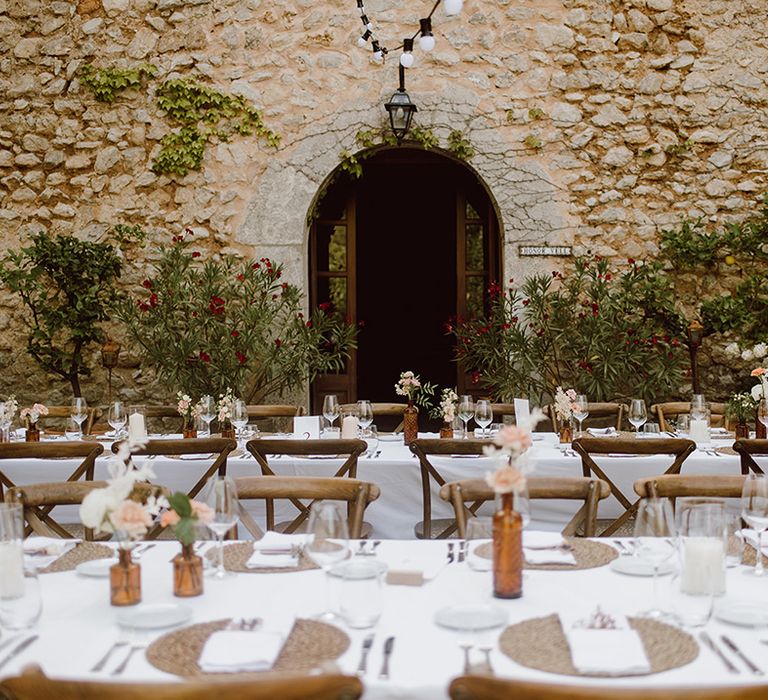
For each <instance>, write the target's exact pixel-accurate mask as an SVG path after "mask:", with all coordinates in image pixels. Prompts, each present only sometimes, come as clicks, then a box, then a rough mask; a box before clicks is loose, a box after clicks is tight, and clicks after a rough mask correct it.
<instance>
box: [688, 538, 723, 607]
mask: <svg viewBox="0 0 768 700" xmlns="http://www.w3.org/2000/svg"><path fill="white" fill-rule="evenodd" d="M680 590H682V591H683V593H691V594H701V593H712V595H720V594H721V593H725V544H724V542H723V540H722V538H719V537H684V538H683V572H682V577H681V581H680Z"/></svg>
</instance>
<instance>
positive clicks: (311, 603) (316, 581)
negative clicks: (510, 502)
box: [0, 541, 768, 700]
mask: <svg viewBox="0 0 768 700" xmlns="http://www.w3.org/2000/svg"><path fill="white" fill-rule="evenodd" d="M177 551H178V544H177V543H174V542H158V543H157V544H156V545H155V546H154V547H153V548H152V549H150V550H148V551H147V552H146V553H145V554H143V556H142V559H141V565H142V575H143V591H144V602H145V603H174V602H176V603H178V602H185V603H187V604H189V605H191V606H192V608H193V611H194V613H193V619H192V621H191V622H192V623H198V622H205V621H211V620H217V619H221V618H226V617H260V618H262V619H263V624H264V629H267V630H275V631H279V632H281V633H283V634H285V633H286V632H287V631H288V630H289V629H290V626H291V624H292V622H293V620H294V619H295V618H297V617H299V618H301V617H308V616H311V615H312V614H314V613H317V612H318V611H320V610H321V609H323V607H324V603H325V600H324V592H325V588H324V585H323V576H324V575H323V573H322V572H321V571H319V570H310V571H302V572H293V573H266V574H264V573H262V574H254V573H242V574H237V575H235V576H232V577H230V578H229V579H226V580H222V581H218V580H210V579H208V578H206V580H205V592H204V594H203V595H202V596H201V597H199V598H193V599H186V600H181V599H178V598H174V597H173V595H172V594H171V585H172V571H171V564H170V563H169V559H170V558H171V557H172V556H173V554H174V553H176V552H177ZM445 552H446V543H445V542H436V541H433V542H416V541H385V542H383V543H382V544H381V546H380V547H379V548H378V556H379V558H380V559H382V560H383V561H385V562H390V563H391V562H394V561H399V560H402V558H403V557H404V556H405V557H411V558H412V559H413V560H414V561H419V560H421V559H424V558H427V557H430V556H431V557H438V558H442V557H444V556H445ZM40 578H41V586H42V592H43V601H44V604H43V606H44V607H43V614H42V618H41V620H40V622H39V624H38V627H37V630H36V632H37V633H38V634H39V635H40V638H39V640H38V641H36V642H35V643H34V644H33V645H32V646H30V647H29V648H28V649H27V650H25V651H24V652H23V653H22V654H21V655H20V656H18V657H17V658H16V659H14V660H13V661H12V663H10V664H9V665H7V666H6V667H5V668H4V669H3V671H2V673H0V676H3V675H13V674H15V673H18V672H19V671H20V669H21V668H22V667H23V666H24V665H25V664H28V663H30V662H36V663H39V664H41V666H42V668H43V670H44V671H45V672H46V674H48V675H49V676H52V677H66V678H84V679H91V680H109V679H110V676H109V672H110V671H111V670H113V668H114V667H115V666H117V665H118V664H119V663H120V661H121V660H122V659H123V657H124V656H125V654H126V649H125V648H123V649H119V650H118V651H117V652H115V654H114V655H113V657H112V659H111V660H110V663H109V664H108V665H107V667H106V668H105V669H104V671H103V672H101V673H91V672H89V669H90V668H91V666H92V665H93V664H94V663H95V662H96V660H97V659H99V658H100V657H101V656H102V655H103V654H104V652H105V651H106V650H107V649H108V648H109V647H110V645H112V644H113V642H115V641H116V640H117V639H118V637H119V636H120V635H121V632H120V630H119V629H118V627H117V625H116V622H115V617H116V614H117V609H116V608H113V607H110V605H109V585H108V580H107V579H92V578H83V577H80V576H78V575H77V574H75V573H74V572H63V573H55V574H41V577H40ZM334 585H336V584H334ZM490 593H491V573H490V572H476V571H472V570H471V569H469V568H468V566H467V564H466V563H452V564H446V565H445V566H444V567H443V568H442V570H441V571H440V573H439V574H438V575H437V576H436V577H435V578H434V579H433V580H432V581H431V582H428V583H426V584H424V585H423V586H421V587H410V586H391V585H385V586H384V587H383V615H382V617H381V620H380V621H379V623H378V624H377V625H376V627H375V628H374V629H373V630H349V629H346V628H344V627H343V625H341V627H342V629H345V631H346V632H347V634H348V635H349V637H350V638H351V645H350V647H349V649H348V650H347V651H346V652H345V653H344V654H343V655H342V656H341V657H340V658H339V660H338V664H339V666H340V668H341V670H342V671H343V672H345V673H354V671H355V669H356V667H357V663H358V660H359V658H360V649H361V642H362V639H363V638H364V637H365V636H366V635H367V634H368V633H369V632H370V631H373V632H374V633H375V641H374V645H373V648H372V650H371V654H370V657H369V670H368V673H367V674H366V675H365V676H364V677H363V679H362V680H363V682H364V684H365V688H366V691H365V698H367V699H370V700H373V699H377V698H423V699H431V698H445V697H446V695H447V693H446V690H447V687H448V684H449V682H450V680H451V678H453V677H455V676H458V675H461V672H462V668H463V652H462V651H461V649H460V648H459V644H460V643H461V642H464V641H469V642H471V643H474V644H475V645H477V644H486V643H487V644H490V645H492V646H493V651H492V654H491V660H492V664H493V667H494V670H495V672H496V674H497V675H499V676H502V677H513V678H518V679H527V680H536V681H547V682H556V683H571V684H573V683H577V684H597V685H609V686H614V687H616V686H642V687H653V686H660V685H665V686H711V685H717V684H723V685H731V684H748V683H754V682H759V681H760V677H759V676H753V675H751V674H749V673H748V672H747V671H746V669H745V668H744V666H743V664H742V663H740V662H739V661H738V659H736V658H735V657H733V655H732V654H729V656H730V657H731V658H732V660H733V661H734V663H735V664H736V665H737V666H738V667H739V669H740V671H741V672H740V673H739V674H731V673H728V672H727V671H726V669H725V667H724V666H723V664H722V663H721V661H720V660H718V658H717V657H716V656H715V655H714V654H713V653H712V652H711V651H709V650H708V649H707V648H705V647H703V646H702V647H700V649H699V654H698V657H697V658H696V659H695V660H694V661H693V662H692V663H690V664H688V665H687V666H684V667H681V668H678V669H675V670H672V671H667V672H663V673H658V674H654V675H649V676H644V677H635V678H613V679H610V680H605V679H586V678H583V677H581V678H580V677H570V676H560V675H553V674H548V673H544V672H541V671H535V670H531V669H529V668H525V667H523V666H520V665H518V664H516V663H515V662H513V661H512V660H510V659H509V658H507V657H506V656H505V655H504V654H502V653H501V652H500V651H499V648H498V645H497V639H498V636H499V633H500V629H496V630H493V631H491V632H486V633H482V634H469V633H458V632H453V631H450V630H447V629H443V628H441V627H438V626H437V625H436V624H435V623H434V620H433V618H434V615H435V612H436V611H437V610H438V609H440V608H442V607H443V606H447V605H452V604H457V603H463V602H477V601H479V600H483V601H486V602H488V601H491V600H493V601H495V602H496V604H497V605H499V606H501V607H502V608H504V609H505V610H506V611H507V612H508V613H509V622H508V624H514V623H516V622H519V621H522V620H525V619H528V618H533V617H540V616H544V615H549V614H551V613H553V612H558V611H569V612H572V613H578V614H583V615H584V616H588V615H589V614H590V613H591V612H593V611H594V610H595V608H596V606H598V605H600V606H601V607H602V609H604V610H606V609H607V610H612V611H615V612H623V613H626V614H629V615H631V614H633V613H636V612H637V611H638V610H640V609H643V608H645V607H646V606H647V605H648V604H649V602H650V595H651V581H650V579H648V578H637V577H631V576H624V575H622V574H618V573H615V572H613V571H612V570H611V569H610V568H609V567H602V568H597V569H587V570H581V571H526V572H525V574H524V588H523V597H522V598H521V599H518V600H508V601H501V600H497V599H494V598H492V597H491V596H490ZM767 597H768V596H767V594H766V582H765V581H764V580H759V579H756V578H754V577H752V576H748V575H745V574H744V568H743V567H740V568H735V569H729V570H728V572H727V593H726V596H725V599H737V600H750V599H754V600H758V601H765V600H766V599H767ZM707 630H708V631H709V632H710V634H711V635H712V637H713V638H715V639H719V635H720V634H721V633H727V634H728V635H729V636H730V637H732V638H733V639H734V641H736V643H737V644H739V646H741V648H742V650H743V651H744V652H745V653H746V654H747V656H749V657H750V658H751V659H752V661H754V662H755V663H756V664H757V665H758V666H759V667H761V668H762V669H763V670H765V671H768V646H766V645H765V644H761V643H760V642H759V640H760V639H762V638H765V637H766V636H768V632H767V631H766V630H765V629H758V630H752V629H746V628H738V627H733V626H730V625H725V624H723V623H720V622H717V621H714V620H713V621H710V622H709V623H708V625H707ZM162 633H163V632H152V633H151V634H148V635H147V636H146V637H144V638H143V639H142V640H141V641H143V642H144V643H146V642H150V641H152V640H153V639H155V638H156V637H158V636H159V635H160V634H162ZM6 634H7V633H6V632H5V631H4V632H3V635H6ZM389 635H394V636H395V638H396V640H395V644H394V651H393V655H392V659H391V678H390V680H380V679H379V677H378V673H379V669H380V666H381V661H382V645H383V642H384V640H385V638H386V637H387V636H389ZM134 641H135V639H134ZM4 655H5V653H2V654H0V656H4ZM480 660H481V655H480V653H479V652H478V651H477V648H475V650H474V651H473V661H475V662H477V661H480ZM120 679H121V680H126V681H139V680H143V681H174V680H177V677H176V676H173V675H170V674H167V673H163V672H161V671H159V670H158V669H156V668H155V667H154V666H152V665H151V664H150V663H149V662H148V661H147V659H146V658H145V657H144V655H143V654H137V655H135V656H134V657H133V659H132V660H131V662H130V664H129V665H128V668H127V671H126V672H125V674H124V675H122V676H120Z"/></svg>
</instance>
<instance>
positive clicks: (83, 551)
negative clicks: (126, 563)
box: [38, 542, 115, 574]
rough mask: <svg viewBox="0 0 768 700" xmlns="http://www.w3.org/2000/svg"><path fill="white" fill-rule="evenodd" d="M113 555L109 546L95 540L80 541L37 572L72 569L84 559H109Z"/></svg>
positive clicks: (47, 572)
mask: <svg viewBox="0 0 768 700" xmlns="http://www.w3.org/2000/svg"><path fill="white" fill-rule="evenodd" d="M114 555H115V552H114V550H113V549H112V548H111V547H107V546H105V545H103V544H98V543H96V542H81V543H80V544H78V545H77V546H76V547H73V548H72V549H70V550H69V551H68V552H66V553H65V554H62V555H61V556H60V557H59V558H58V559H57V560H56V561H54V562H52V563H50V564H49V565H48V566H46V567H45V568H44V569H39V570H38V573H41V574H58V573H60V572H61V571H72V570H73V569H74V568H75V567H77V565H78V564H82V563H83V562H85V561H93V560H94V559H111V558H112V557H113V556H114Z"/></svg>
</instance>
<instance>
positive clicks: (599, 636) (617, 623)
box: [560, 611, 651, 676]
mask: <svg viewBox="0 0 768 700" xmlns="http://www.w3.org/2000/svg"><path fill="white" fill-rule="evenodd" d="M560 624H561V625H562V627H563V633H564V634H565V638H566V640H567V641H568V646H569V647H570V650H571V660H572V661H573V666H574V668H575V669H576V670H577V671H579V672H580V673H584V674H607V675H610V676H623V675H632V674H640V673H650V671H651V665H650V662H649V661H648V657H647V655H646V653H645V648H644V647H643V642H642V640H641V639H640V635H639V634H638V633H637V632H636V631H635V630H633V629H632V628H631V627H630V626H629V622H628V621H627V618H626V617H624V615H617V614H611V615H608V614H605V613H601V612H599V611H598V612H597V613H595V614H593V615H592V616H591V617H590V616H586V617H584V616H580V615H574V614H573V613H560Z"/></svg>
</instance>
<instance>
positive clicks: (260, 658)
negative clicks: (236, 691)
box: [197, 630, 283, 673]
mask: <svg viewBox="0 0 768 700" xmlns="http://www.w3.org/2000/svg"><path fill="white" fill-rule="evenodd" d="M282 646H283V637H282V635H280V634H278V633H277V632H268V631H266V630H264V631H262V630H256V631H245V630H221V631H220V632H214V633H213V634H212V635H211V636H210V637H208V641H207V642H206V643H205V646H204V647H203V651H202V652H201V653H200V658H199V659H198V661H197V662H198V664H199V666H200V668H201V669H202V670H203V671H205V672H206V673H215V672H217V671H218V672H221V671H229V672H232V673H234V672H237V671H268V670H269V669H271V668H272V664H274V663H275V659H276V658H277V655H278V654H279V653H280V649H281V648H282Z"/></svg>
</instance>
